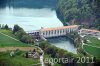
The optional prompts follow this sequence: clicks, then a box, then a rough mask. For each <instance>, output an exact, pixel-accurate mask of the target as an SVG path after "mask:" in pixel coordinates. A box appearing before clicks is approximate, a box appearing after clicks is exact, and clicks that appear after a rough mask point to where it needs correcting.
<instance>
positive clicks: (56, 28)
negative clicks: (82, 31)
mask: <svg viewBox="0 0 100 66" xmlns="http://www.w3.org/2000/svg"><path fill="white" fill-rule="evenodd" d="M75 27H78V26H77V25H72V26H62V27H55V28H43V29H42V30H43V31H48V30H59V29H65V28H75Z"/></svg>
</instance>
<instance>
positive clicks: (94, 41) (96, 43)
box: [85, 37, 100, 47]
mask: <svg viewBox="0 0 100 66" xmlns="http://www.w3.org/2000/svg"><path fill="white" fill-rule="evenodd" d="M85 39H86V40H89V42H87V43H86V44H88V45H92V46H97V47H100V40H98V39H97V38H95V37H85Z"/></svg>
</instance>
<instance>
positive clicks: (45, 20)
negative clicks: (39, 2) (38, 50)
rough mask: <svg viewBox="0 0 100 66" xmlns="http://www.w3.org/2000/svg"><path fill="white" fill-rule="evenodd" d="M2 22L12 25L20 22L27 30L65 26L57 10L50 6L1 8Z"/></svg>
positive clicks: (0, 16)
mask: <svg viewBox="0 0 100 66" xmlns="http://www.w3.org/2000/svg"><path fill="white" fill-rule="evenodd" d="M0 23H1V24H8V25H9V26H10V27H13V25H14V24H18V25H20V26H21V27H22V28H24V30H25V31H31V30H38V29H40V28H41V27H44V28H50V27H59V26H63V24H62V23H61V22H60V20H59V19H58V18H57V16H56V11H55V10H52V9H50V8H42V9H32V8H31V9H30V8H13V7H6V8H3V9H0Z"/></svg>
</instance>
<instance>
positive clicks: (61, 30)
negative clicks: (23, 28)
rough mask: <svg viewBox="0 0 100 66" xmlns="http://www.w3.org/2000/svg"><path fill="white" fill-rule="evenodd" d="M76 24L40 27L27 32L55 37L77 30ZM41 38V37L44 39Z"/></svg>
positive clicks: (45, 36)
mask: <svg viewBox="0 0 100 66" xmlns="http://www.w3.org/2000/svg"><path fill="white" fill-rule="evenodd" d="M78 27H79V26H78V25H72V26H62V27H55V28H41V29H40V30H38V31H31V32H28V33H29V34H30V35H35V36H38V35H39V36H40V37H41V38H43V37H44V38H49V37H56V36H63V35H66V34H67V33H70V32H73V31H78ZM44 38H43V39H44Z"/></svg>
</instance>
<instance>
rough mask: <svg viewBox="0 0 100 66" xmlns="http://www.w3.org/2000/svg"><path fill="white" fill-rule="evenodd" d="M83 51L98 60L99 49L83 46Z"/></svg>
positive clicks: (99, 55)
mask: <svg viewBox="0 0 100 66" xmlns="http://www.w3.org/2000/svg"><path fill="white" fill-rule="evenodd" d="M83 49H84V50H85V51H86V52H87V53H88V54H90V55H93V56H94V57H99V58H100V48H96V47H92V46H88V45H83Z"/></svg>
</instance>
